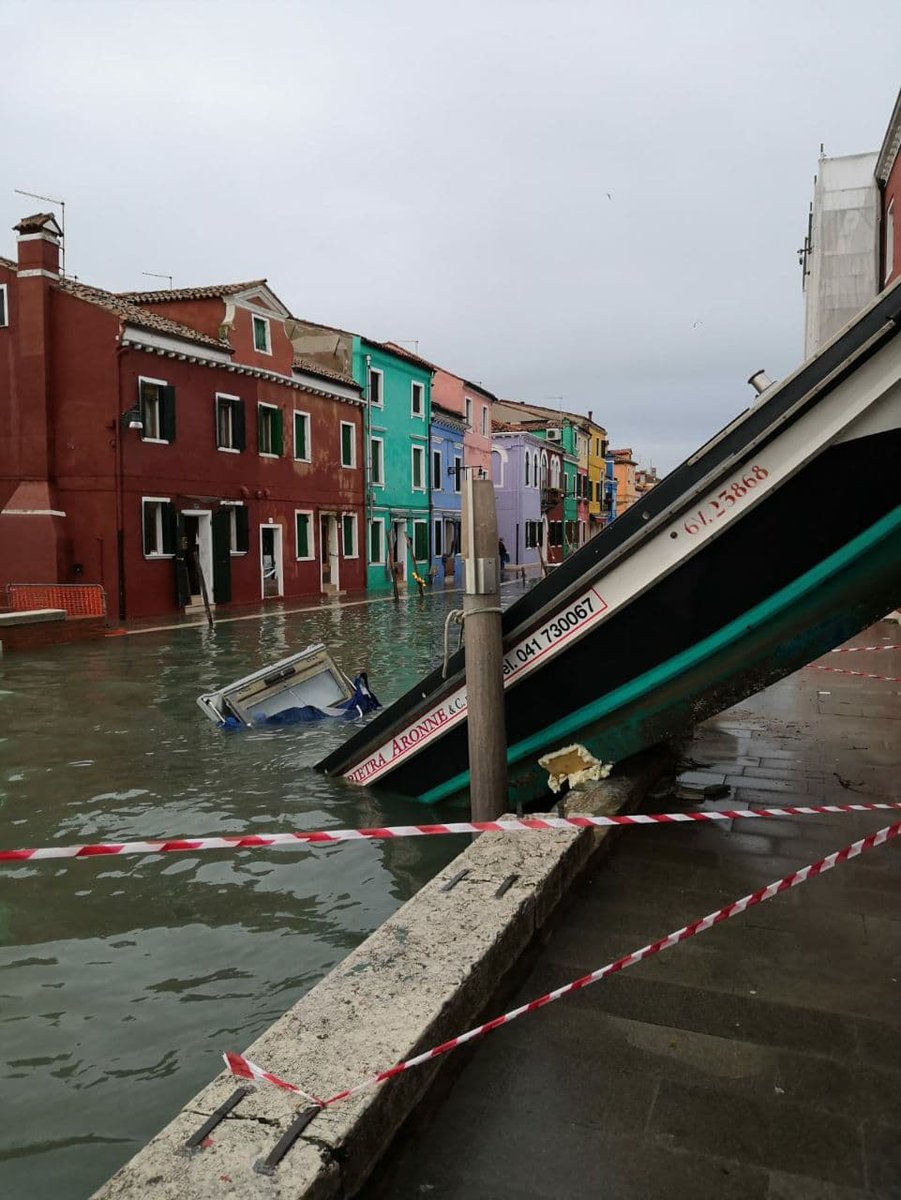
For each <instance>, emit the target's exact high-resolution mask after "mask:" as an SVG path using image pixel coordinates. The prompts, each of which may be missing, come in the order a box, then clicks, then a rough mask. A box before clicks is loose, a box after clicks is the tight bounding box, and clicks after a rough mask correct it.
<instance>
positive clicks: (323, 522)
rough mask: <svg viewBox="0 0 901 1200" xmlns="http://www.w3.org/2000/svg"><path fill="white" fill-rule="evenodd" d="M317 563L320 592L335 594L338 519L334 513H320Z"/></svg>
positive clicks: (336, 585)
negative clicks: (320, 584) (319, 566)
mask: <svg viewBox="0 0 901 1200" xmlns="http://www.w3.org/2000/svg"><path fill="white" fill-rule="evenodd" d="M319 561H320V564H321V579H322V590H323V591H324V592H337V591H338V590H339V587H340V582H341V581H340V579H339V567H340V562H341V559H340V556H339V554H338V518H337V516H336V515H335V514H334V513H322V514H321V516H320V518H319Z"/></svg>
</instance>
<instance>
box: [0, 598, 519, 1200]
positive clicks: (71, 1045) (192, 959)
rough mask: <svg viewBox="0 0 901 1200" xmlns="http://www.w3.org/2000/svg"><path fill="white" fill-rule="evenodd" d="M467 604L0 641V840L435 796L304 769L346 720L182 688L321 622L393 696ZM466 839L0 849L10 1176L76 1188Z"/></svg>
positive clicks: (96, 1178)
mask: <svg viewBox="0 0 901 1200" xmlns="http://www.w3.org/2000/svg"><path fill="white" fill-rule="evenodd" d="M509 598H512V597H505V600H506V599H509ZM460 603H461V598H460V596H459V594H453V593H451V594H448V595H441V594H435V595H430V596H427V597H425V598H420V597H418V596H412V597H408V598H405V599H403V600H401V602H400V604H399V605H398V606H395V604H394V603H393V602H392V601H387V602H386V601H381V600H376V601H372V602H367V603H363V604H359V605H347V606H337V605H333V606H329V607H328V608H323V609H320V610H317V611H315V612H312V613H302V614H294V615H289V614H281V613H270V614H267V615H266V616H265V617H263V618H261V619H254V620H245V621H236V622H233V623H223V624H220V625H218V626H217V627H216V628H215V629H214V630H212V631H210V630H207V629H205V628H204V629H199V628H182V629H176V630H172V631H167V632H165V633H148V634H142V635H139V636H127V637H113V638H106V639H104V640H102V641H98V642H91V643H87V644H84V645H75V646H66V647H59V648H57V649H55V650H52V651H46V652H42V653H27V654H15V655H14V654H8V655H7V656H6V657H5V658H0V715H2V724H0V839H2V841H0V844H2V845H3V846H4V847H15V846H42V845H48V844H53V843H54V842H58V843H60V844H68V843H79V842H90V841H105V840H112V841H117V840H126V839H137V838H148V837H178V836H187V835H192V834H194V835H197V834H217V833H238V832H240V831H243V830H247V831H252V832H265V831H269V830H288V829H316V828H320V827H328V826H332V827H335V826H345V825H380V824H396V823H402V822H409V821H415V820H423V819H427V818H425V817H424V811H425V810H423V809H422V808H421V807H420V806H418V805H416V804H413V803H411V802H410V801H403V800H397V799H391V798H385V797H382V796H377V795H376V794H375V793H372V792H367V791H365V790H363V789H359V788H355V787H350V786H349V785H345V784H341V783H338V782H334V781H331V780H327V779H324V778H323V777H322V776H320V775H318V774H316V773H315V772H314V771H312V770H310V766H311V764H312V763H313V762H315V761H316V760H317V759H318V758H320V757H322V756H323V755H324V754H325V753H326V752H327V751H328V750H329V749H331V748H332V747H333V746H335V745H337V744H339V743H340V742H341V741H342V740H344V739H345V738H346V737H347V736H348V735H349V730H348V728H347V726H344V725H340V724H337V723H332V722H328V723H323V724H322V725H318V726H316V727H303V728H298V727H295V728H286V729H279V730H277V731H273V732H269V731H248V732H244V733H232V734H227V733H222V732H220V731H219V730H218V729H216V728H214V727H213V726H212V725H211V724H210V723H209V722H208V721H207V720H206V719H205V717H204V716H203V714H202V713H201V712H200V709H199V708H198V707H197V706H196V704H195V698H196V696H197V695H199V694H200V693H201V692H202V691H204V690H207V689H209V688H210V687H212V686H215V685H217V684H223V683H226V682H228V681H229V680H231V679H233V678H237V677H238V676H240V675H242V674H246V673H248V672H249V671H251V670H255V669H256V668H257V667H258V666H261V665H264V664H265V663H266V662H271V661H274V660H276V659H278V658H281V657H284V656H285V655H287V654H289V653H292V652H294V651H296V650H299V649H302V648H303V647H304V646H305V645H307V644H308V643H310V642H313V641H324V642H326V643H327V644H328V645H329V646H330V648H331V649H332V650H333V653H334V655H335V658H336V660H337V661H338V662H339V663H340V665H341V666H343V667H344V669H345V670H346V671H348V672H349V673H354V672H355V671H357V670H358V669H360V668H363V667H365V668H367V669H368V671H369V677H370V683H371V685H372V687H373V689H374V691H375V692H376V694H377V695H379V696H380V698H381V699H382V700H383V701H387V700H390V699H393V698H394V697H396V696H397V695H399V694H400V693H401V692H402V691H403V690H405V689H406V688H407V687H408V686H410V685H411V684H412V683H413V682H414V681H415V679H416V678H417V677H418V676H419V675H421V674H422V673H423V672H424V671H425V670H427V669H428V668H429V667H431V666H432V665H434V663H435V662H437V661H438V659H439V658H440V654H441V644H442V631H443V625H444V619H445V616H446V613H447V611H448V610H449V609H450V608H452V607H455V606H457V605H459V604H460ZM454 644H456V643H454ZM461 845H462V842H461V840H460V839H459V838H422V839H411V840H408V841H399V842H397V843H391V842H388V843H384V844H382V843H377V842H373V843H351V844H347V845H337V846H325V847H316V848H306V847H302V848H298V849H294V848H291V849H287V850H285V849H268V850H267V849H264V850H254V851H241V852H237V853H235V852H219V851H212V852H205V853H199V854H191V853H183V854H170V855H146V856H135V857H122V858H100V859H86V860H79V861H66V860H49V861H45V862H36V863H33V864H30V865H29V864H26V865H22V866H16V867H9V866H5V865H3V866H0V1074H2V1079H0V1094H2V1105H0V1113H2V1121H0V1172H2V1179H3V1186H2V1188H0V1191H2V1192H3V1194H4V1195H8V1196H11V1197H12V1196H16V1197H28V1198H29V1200H49V1198H50V1197H54V1200H68V1198H70V1197H72V1198H78V1200H80V1198H82V1197H86V1196H88V1195H89V1194H90V1193H91V1191H92V1190H93V1189H94V1188H96V1187H98V1186H99V1185H100V1183H102V1182H103V1181H104V1180H105V1179H106V1178H107V1177H108V1176H109V1175H110V1174H112V1172H113V1171H115V1170H116V1169H117V1168H118V1167H119V1166H120V1165H121V1164H122V1163H123V1162H124V1161H125V1160H126V1159H128V1158H129V1157H130V1156H131V1155H132V1154H134V1153H135V1152H136V1151H137V1150H138V1149H139V1148H140V1146H141V1145H143V1143H144V1142H145V1141H146V1140H147V1138H149V1137H150V1136H151V1135H152V1134H153V1133H155V1132H156V1131H157V1130H158V1129H159V1128H161V1127H162V1126H163V1125H164V1124H165V1123H166V1122H167V1121H168V1120H169V1119H170V1118H171V1117H172V1116H173V1115H174V1114H175V1112H176V1111H177V1110H178V1108H180V1107H181V1105H182V1104H183V1103H184V1102H185V1101H186V1100H188V1099H189V1098H190V1097H191V1096H192V1095H194V1093H195V1092H196V1091H197V1090H198V1089H199V1088H200V1087H201V1086H203V1085H204V1084H205V1083H206V1082H207V1081H208V1080H209V1079H210V1078H212V1077H213V1076H214V1075H215V1074H216V1073H217V1072H218V1070H219V1069H220V1066H221V1058H220V1055H221V1053H222V1051H223V1050H226V1049H238V1050H240V1049H243V1048H244V1047H245V1046H247V1045H248V1043H249V1042H251V1041H252V1040H253V1039H254V1038H255V1037H256V1036H257V1034H259V1033H260V1031H261V1030H263V1029H264V1028H265V1027H266V1026H267V1025H268V1024H269V1023H270V1022H271V1021H273V1020H274V1019H275V1018H276V1017H277V1016H279V1015H280V1014H281V1013H282V1012H283V1011H284V1010H285V1009H286V1008H288V1007H289V1006H290V1005H291V1004H292V1003H293V1002H294V1001H295V1000H296V999H298V998H299V997H300V996H301V995H302V994H303V993H304V992H306V991H307V990H309V988H310V987H312V986H313V985H314V984H315V983H316V982H317V981H318V980H319V979H321V978H322V976H323V975H324V974H325V973H326V972H327V971H328V970H329V969H330V968H331V967H332V966H334V965H335V963H337V962H339V961H340V960H341V959H342V958H343V957H344V956H345V955H347V954H348V952H349V951H350V950H352V949H353V948H354V946H356V945H357V944H358V943H359V942H360V941H362V939H363V938H365V937H366V936H367V935H368V934H369V933H370V932H371V931H372V930H373V929H374V928H376V927H377V926H378V925H379V924H380V923H381V922H382V921H384V920H385V919H386V918H387V917H388V916H389V915H390V914H391V913H392V912H393V911H394V910H395V909H396V908H397V907H398V906H399V905H400V904H401V903H402V902H403V901H404V900H406V899H407V898H408V897H409V896H411V895H412V894H413V893H415V892H416V890H417V889H418V888H419V887H421V886H422V884H423V883H424V882H426V881H427V880H428V879H429V878H430V877H431V876H432V875H434V873H435V872H436V871H438V870H440V868H441V867H442V866H443V865H444V864H445V863H446V862H447V861H448V860H449V859H450V858H451V857H452V856H453V855H454V854H456V853H457V852H458V851H459V850H460V848H461ZM272 1066H273V1067H274V1068H275V1069H277V1068H278V1064H277V1063H274V1064H272ZM345 1082H346V1081H345V1080H335V1085H336V1087H338V1086H340V1085H342V1084H343V1083H345Z"/></svg>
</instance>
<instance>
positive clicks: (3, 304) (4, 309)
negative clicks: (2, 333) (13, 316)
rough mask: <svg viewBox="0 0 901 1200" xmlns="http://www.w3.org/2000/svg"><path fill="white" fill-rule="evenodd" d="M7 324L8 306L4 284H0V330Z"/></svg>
mask: <svg viewBox="0 0 901 1200" xmlns="http://www.w3.org/2000/svg"><path fill="white" fill-rule="evenodd" d="M8 324H9V304H8V302H7V298H6V284H5V283H0V329H2V328H3V327H4V326H6V325H8Z"/></svg>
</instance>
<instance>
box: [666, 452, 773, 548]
mask: <svg viewBox="0 0 901 1200" xmlns="http://www.w3.org/2000/svg"><path fill="white" fill-rule="evenodd" d="M768 475H769V471H768V470H767V469H766V467H761V466H753V467H748V469H747V471H745V473H744V475H743V476H742V477H741V479H735V480H733V482H732V483H730V484H727V485H726V487H724V488H723V490H722V491H721V492H718V493H717V495H716V496H711V497H710V499H709V500H706V501H705V502H704V503H703V504H702V505H701V507H700V508H699V509H698V510H697V512H693V513H692V514H691V515H690V516H688V517H686V518H685V520H684V521H683V522H682V528H683V529H684V530H685V532H686V533H687V534H688V535H689V537H693V536H694V535H695V534H696V533H700V532H701V530H702V529H706V528H707V527H708V526H710V525H713V524H714V523H715V522H716V521H717V520H718V519H719V518H720V517H724V516H725V515H726V513H727V512H728V511H729V509H730V508H734V507H735V505H736V504H740V503H741V501H742V500H744V498H745V496H747V495H748V493H749V492H751V491H752V490H753V489H754V488H756V487H757V485H758V483H762V482H763V481H764V479H766V478H767V476H768ZM670 536H671V537H675V536H676V535H675V533H673V534H671V535H670Z"/></svg>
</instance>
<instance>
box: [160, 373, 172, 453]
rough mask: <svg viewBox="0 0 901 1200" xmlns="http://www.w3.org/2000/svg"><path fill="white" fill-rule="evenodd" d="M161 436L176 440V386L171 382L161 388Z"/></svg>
mask: <svg viewBox="0 0 901 1200" xmlns="http://www.w3.org/2000/svg"><path fill="white" fill-rule="evenodd" d="M160 437H161V438H162V439H163V440H164V441H166V442H174V441H175V388H174V387H170V386H169V384H166V386H165V387H161V388H160Z"/></svg>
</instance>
